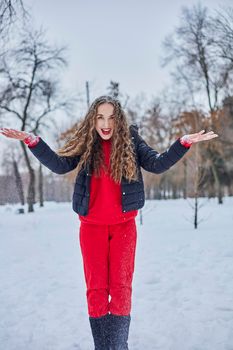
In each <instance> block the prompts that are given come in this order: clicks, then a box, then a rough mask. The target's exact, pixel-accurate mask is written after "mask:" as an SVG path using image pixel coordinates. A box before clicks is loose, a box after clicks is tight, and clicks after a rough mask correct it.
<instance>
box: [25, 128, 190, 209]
mask: <svg viewBox="0 0 233 350" xmlns="http://www.w3.org/2000/svg"><path fill="white" fill-rule="evenodd" d="M129 129H130V133H131V138H132V140H133V145H134V150H135V155H136V163H137V167H138V175H139V179H138V181H131V182H129V181H128V180H127V179H126V178H124V177H123V178H122V181H121V194H122V196H121V198H122V211H123V212H128V211H130V210H136V209H140V208H142V207H143V206H144V204H145V193H144V183H143V177H142V172H141V167H142V168H143V169H145V170H146V171H149V172H151V173H154V174H160V173H162V172H164V171H166V170H168V169H169V168H170V167H171V166H172V165H174V164H175V163H176V162H178V160H180V159H181V158H182V157H183V155H184V154H185V153H186V152H187V151H188V150H189V148H186V147H184V146H183V145H182V144H181V143H180V141H179V139H177V140H176V141H175V142H174V143H173V144H172V145H171V146H170V147H169V148H168V149H167V150H166V151H165V152H163V153H161V154H160V153H158V152H157V151H155V150H154V149H153V148H152V147H150V146H149V145H148V144H147V143H146V142H145V141H144V140H143V138H142V137H141V136H140V135H139V134H138V127H137V125H136V124H132V125H130V127H129ZM28 148H29V149H30V151H31V152H32V153H33V154H34V156H35V157H36V158H37V159H38V160H39V161H40V162H41V163H42V164H43V165H45V166H46V167H47V168H49V169H50V170H51V171H53V172H54V173H57V174H65V173H67V172H69V171H71V170H74V169H75V168H76V166H77V165H78V162H79V160H80V157H81V156H73V157H64V156H59V155H58V154H56V153H55V152H54V151H53V150H52V149H51V148H50V147H49V146H48V145H47V144H46V142H45V141H43V139H42V138H40V141H39V142H38V144H37V145H36V146H34V147H28ZM91 176H92V174H91V172H90V166H89V164H87V166H86V167H85V168H83V169H82V170H81V171H80V172H79V173H78V175H77V177H76V179H75V183H74V192H73V198H72V208H73V210H74V211H75V212H76V213H78V214H80V215H84V216H85V215H87V214H88V206H89V199H90V180H91Z"/></svg>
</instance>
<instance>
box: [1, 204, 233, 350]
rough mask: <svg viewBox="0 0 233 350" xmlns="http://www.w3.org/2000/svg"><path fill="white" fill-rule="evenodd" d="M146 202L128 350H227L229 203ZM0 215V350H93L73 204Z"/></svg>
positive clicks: (232, 275) (230, 328) (231, 291)
mask: <svg viewBox="0 0 233 350" xmlns="http://www.w3.org/2000/svg"><path fill="white" fill-rule="evenodd" d="M201 202H203V203H205V204H204V206H203V207H202V208H201V209H200V216H201V217H202V218H203V222H201V224H200V227H199V228H198V230H194V228H193V224H192V223H191V222H189V221H188V219H190V220H192V216H193V212H192V210H191V208H190V206H189V205H188V203H187V201H185V200H183V199H179V200H163V201H146V204H145V206H144V208H143V209H142V214H143V225H140V222H139V215H138V216H137V218H136V222H137V236H138V239H137V248H136V261H135V272H134V280H133V296H132V297H133V299H132V312H131V317H132V319H131V326H130V335H129V347H130V350H142V349H145V350H156V349H159V350H233V230H232V226H233V210H232V209H233V198H225V199H224V204H223V205H218V204H217V200H216V199H211V200H206V199H203V200H201ZM17 207H19V206H10V205H7V206H0V217H1V220H0V281H1V288H0V349H3V350H55V349H56V350H91V349H93V348H94V347H93V340H92V336H91V330H90V326H89V320H88V314H87V304H86V294H85V293H86V289H85V282H84V273H83V265H82V257H81V251H80V247H79V225H80V222H79V220H78V217H77V215H76V214H75V213H74V212H73V211H72V209H71V203H53V202H46V203H45V206H44V207H43V208H39V206H38V205H36V206H35V213H30V214H28V213H27V214H25V215H19V214H16V213H15V210H16V208H17Z"/></svg>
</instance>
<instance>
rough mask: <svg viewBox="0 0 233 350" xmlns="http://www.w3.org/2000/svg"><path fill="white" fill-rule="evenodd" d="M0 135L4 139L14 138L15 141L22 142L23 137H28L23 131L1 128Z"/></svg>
mask: <svg viewBox="0 0 233 350" xmlns="http://www.w3.org/2000/svg"><path fill="white" fill-rule="evenodd" d="M0 133H1V134H3V135H4V136H6V137H10V138H14V139H17V140H24V139H25V137H26V136H27V135H28V133H27V132H25V131H19V130H15V129H10V128H1V129H0Z"/></svg>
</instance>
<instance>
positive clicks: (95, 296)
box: [79, 218, 137, 317]
mask: <svg viewBox="0 0 233 350" xmlns="http://www.w3.org/2000/svg"><path fill="white" fill-rule="evenodd" d="M79 240H80V247H81V252H82V257H83V267H84V274H85V281H86V287H87V290H86V297H87V304H88V313H89V316H91V317H100V316H103V315H106V314H107V313H108V312H110V313H112V314H115V315H128V314H129V313H130V311H131V295H132V280H133V272H134V261H135V251H136V241H137V229H136V222H135V218H133V219H129V220H127V221H125V222H122V223H120V224H113V225H96V224H91V223H84V222H81V224H80V231H79ZM109 295H110V296H111V300H110V301H109Z"/></svg>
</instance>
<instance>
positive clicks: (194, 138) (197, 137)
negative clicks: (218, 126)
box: [186, 130, 218, 143]
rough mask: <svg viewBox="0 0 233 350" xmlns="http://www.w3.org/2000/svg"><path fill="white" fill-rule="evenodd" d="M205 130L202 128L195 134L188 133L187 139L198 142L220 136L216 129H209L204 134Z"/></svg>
mask: <svg viewBox="0 0 233 350" xmlns="http://www.w3.org/2000/svg"><path fill="white" fill-rule="evenodd" d="M204 132H205V130H201V131H199V132H197V133H195V134H189V135H186V136H187V140H189V141H190V142H192V143H197V142H200V141H207V140H211V139H213V138H215V137H218V134H215V133H214V131H209V132H207V133H206V134H203V133H204Z"/></svg>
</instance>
